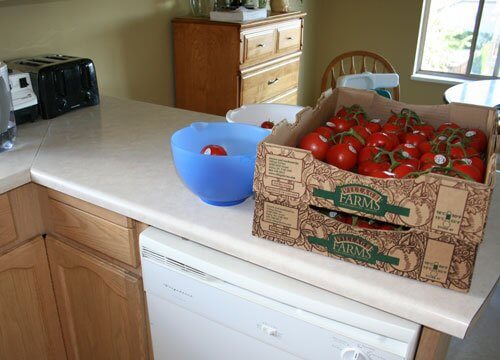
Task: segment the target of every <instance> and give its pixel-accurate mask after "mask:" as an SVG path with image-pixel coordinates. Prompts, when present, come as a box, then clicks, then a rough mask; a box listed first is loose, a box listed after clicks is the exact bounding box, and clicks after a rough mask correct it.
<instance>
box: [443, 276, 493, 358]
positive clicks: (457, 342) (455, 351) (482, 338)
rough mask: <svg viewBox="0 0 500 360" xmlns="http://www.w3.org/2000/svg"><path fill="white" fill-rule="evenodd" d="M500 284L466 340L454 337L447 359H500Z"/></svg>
mask: <svg viewBox="0 0 500 360" xmlns="http://www.w3.org/2000/svg"><path fill="white" fill-rule="evenodd" d="M499 354H500V286H498V285H497V287H496V290H495V293H494V294H493V295H492V297H491V300H490V303H489V304H488V305H487V306H486V308H485V309H484V310H483V313H482V314H481V316H480V317H479V320H478V321H477V323H476V324H475V325H473V327H472V328H471V329H470V330H469V334H468V335H467V336H466V337H465V339H464V340H461V339H457V338H452V340H451V342H450V347H449V349H448V356H447V357H446V359H447V360H475V359H500V355H499Z"/></svg>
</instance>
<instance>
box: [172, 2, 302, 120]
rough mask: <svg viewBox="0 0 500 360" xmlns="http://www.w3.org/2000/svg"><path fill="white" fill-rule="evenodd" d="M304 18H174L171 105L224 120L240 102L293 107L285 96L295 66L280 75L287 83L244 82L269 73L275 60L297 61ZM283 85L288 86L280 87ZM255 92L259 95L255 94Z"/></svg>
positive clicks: (299, 14) (295, 80) (291, 15)
mask: <svg viewBox="0 0 500 360" xmlns="http://www.w3.org/2000/svg"><path fill="white" fill-rule="evenodd" d="M305 16H306V14H305V13H302V12H291V13H285V14H275V13H272V14H270V16H268V17H267V18H266V19H262V20H255V21H248V22H243V23H229V22H220V21H210V20H208V19H203V18H195V17H183V18H176V19H174V20H173V34H174V65H175V106H177V107H180V108H183V109H188V110H193V111H200V112H205V113H209V114H216V115H222V116H224V115H225V114H226V113H227V111H228V110H231V109H235V108H237V107H240V106H241V105H243V104H251V103H259V102H269V101H268V100H270V99H271V98H273V100H274V101H273V102H278V101H281V100H283V101H287V103H289V104H291V103H294V104H296V102H297V97H296V96H285V93H287V92H288V90H290V89H292V88H297V87H298V68H299V67H298V64H297V69H296V70H295V68H294V69H293V70H292V73H291V74H290V75H288V76H287V75H286V74H283V73H282V74H280V77H281V78H283V79H287V80H280V79H278V80H276V81H274V82H272V81H273V80H275V78H268V77H267V76H261V77H258V76H255V77H253V78H252V79H251V80H248V81H247V79H248V78H249V77H250V75H249V73H250V72H253V73H254V75H257V74H256V73H257V72H260V71H266V70H267V71H272V69H271V68H273V67H274V66H275V64H276V63H277V62H283V61H285V60H286V59H287V58H289V57H296V58H297V62H299V61H300V55H301V50H302V43H303V41H302V38H303V36H302V33H303V31H302V30H303V20H304V17H305ZM284 70H290V69H289V68H285V69H284ZM269 81H271V83H268V82H269ZM286 81H289V82H290V83H289V84H287V86H284V84H285V83H286ZM271 85H274V86H271ZM249 88H250V90H248V89H249ZM260 91H264V94H261V95H259V94H258V93H259V92H260ZM288 95H290V94H288Z"/></svg>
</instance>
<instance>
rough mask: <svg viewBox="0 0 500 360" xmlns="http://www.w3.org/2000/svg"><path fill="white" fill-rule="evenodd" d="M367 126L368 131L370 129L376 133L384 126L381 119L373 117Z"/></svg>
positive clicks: (372, 132)
mask: <svg viewBox="0 0 500 360" xmlns="http://www.w3.org/2000/svg"><path fill="white" fill-rule="evenodd" d="M365 127H366V129H367V130H368V131H370V133H371V134H374V133H376V132H379V131H380V130H382V126H381V125H380V119H371V120H370V121H368V122H367V123H366V125H365Z"/></svg>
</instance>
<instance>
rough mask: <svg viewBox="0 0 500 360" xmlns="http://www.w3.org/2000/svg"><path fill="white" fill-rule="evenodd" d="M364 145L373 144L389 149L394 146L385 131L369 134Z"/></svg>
mask: <svg viewBox="0 0 500 360" xmlns="http://www.w3.org/2000/svg"><path fill="white" fill-rule="evenodd" d="M366 146H375V147H378V148H383V149H385V150H387V151H391V150H392V149H394V147H395V146H396V145H395V144H394V142H393V139H392V138H391V137H390V136H389V135H388V134H386V133H383V132H378V133H374V134H371V135H370V136H369V137H368V139H367V140H366Z"/></svg>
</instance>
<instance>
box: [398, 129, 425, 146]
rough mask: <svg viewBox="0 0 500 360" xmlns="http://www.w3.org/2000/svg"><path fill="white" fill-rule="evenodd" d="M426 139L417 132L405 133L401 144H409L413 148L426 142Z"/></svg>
mask: <svg viewBox="0 0 500 360" xmlns="http://www.w3.org/2000/svg"><path fill="white" fill-rule="evenodd" d="M426 141H427V138H426V137H425V135H424V134H423V133H422V132H420V131H418V130H415V131H414V132H413V133H405V134H404V136H403V143H404V144H411V145H413V146H415V147H418V145H419V144H420V143H423V142H426Z"/></svg>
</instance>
